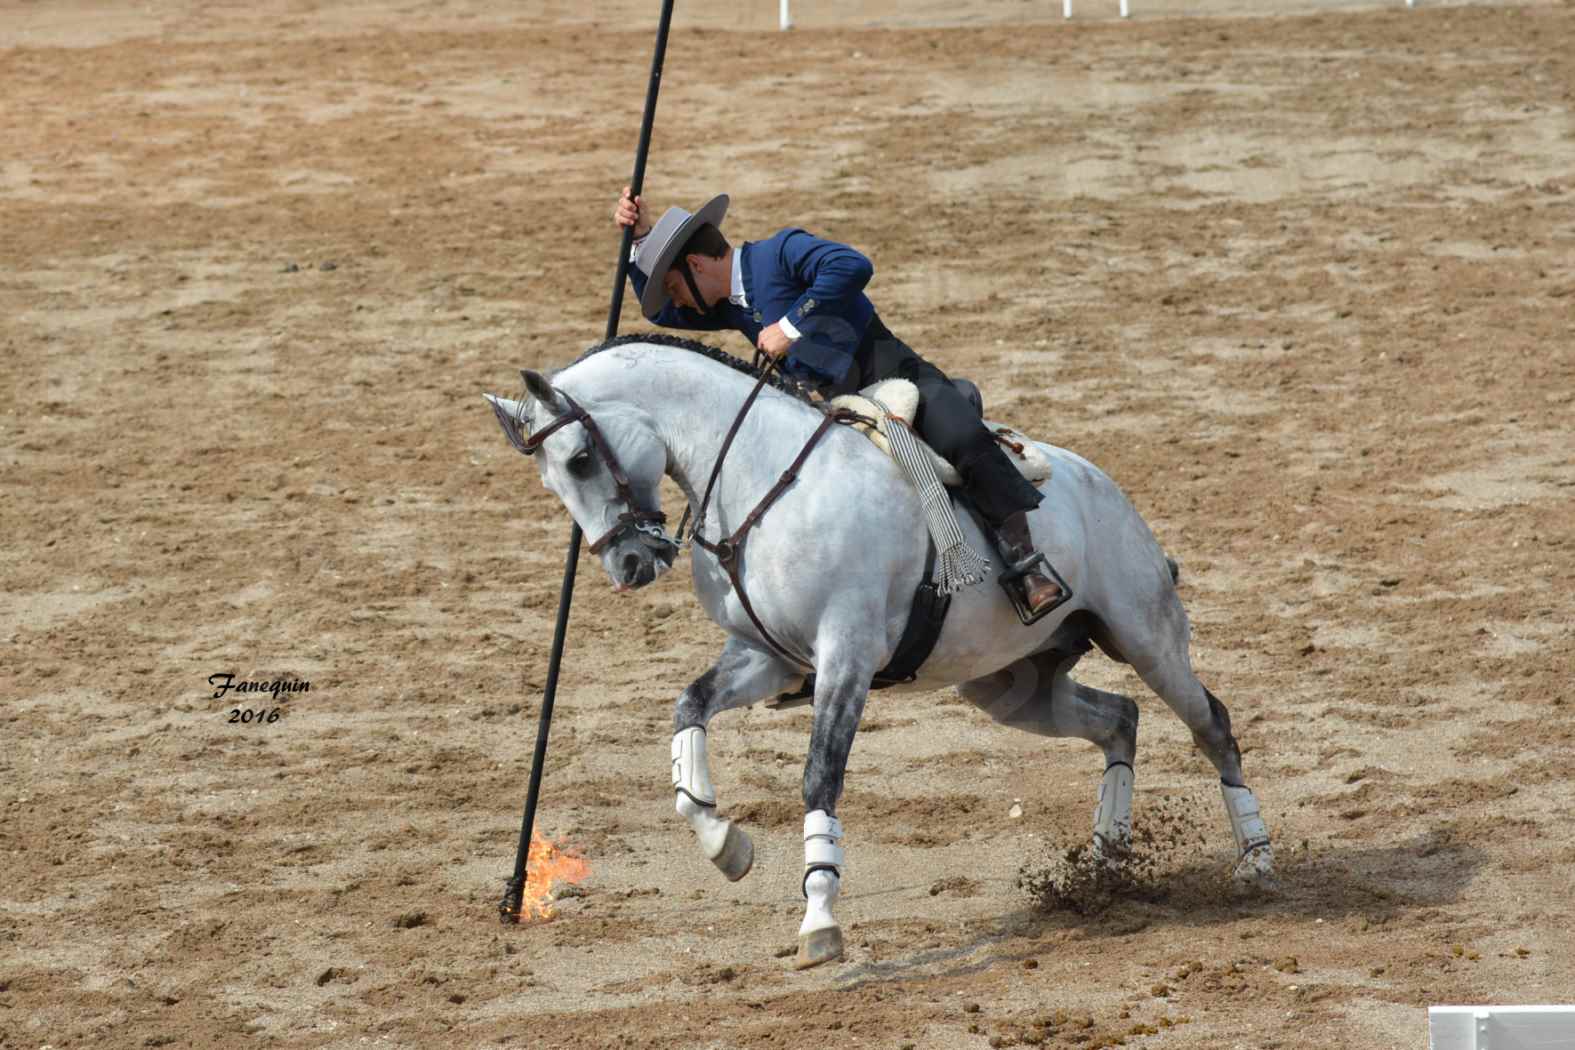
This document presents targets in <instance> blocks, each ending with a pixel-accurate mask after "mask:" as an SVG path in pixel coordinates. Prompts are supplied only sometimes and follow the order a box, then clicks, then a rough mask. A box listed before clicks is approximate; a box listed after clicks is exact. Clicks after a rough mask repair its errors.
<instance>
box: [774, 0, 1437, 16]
mask: <svg viewBox="0 0 1575 1050" xmlns="http://www.w3.org/2000/svg"><path fill="white" fill-rule="evenodd" d="M782 2H783V3H784V4H785V3H787V0H782ZM1414 2H1415V0H1405V5H1406V6H1407V7H1410V6H1411V5H1412V4H1413V3H1414ZM1061 17H1062V18H1071V17H1072V0H1061ZM1121 17H1122V18H1131V17H1132V7H1131V5H1130V3H1129V2H1128V0H1121Z"/></svg>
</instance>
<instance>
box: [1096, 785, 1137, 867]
mask: <svg viewBox="0 0 1575 1050" xmlns="http://www.w3.org/2000/svg"><path fill="white" fill-rule="evenodd" d="M1131 853H1132V767H1131V766H1129V765H1127V764H1126V763H1125V762H1114V763H1111V765H1109V766H1108V767H1106V769H1105V779H1104V780H1103V781H1101V782H1100V785H1099V805H1097V806H1095V807H1094V859H1095V860H1097V861H1100V862H1102V863H1103V864H1104V865H1105V866H1106V867H1110V868H1117V867H1120V866H1121V865H1122V863H1124V862H1125V861H1126V859H1127V857H1128V856H1129V855H1131Z"/></svg>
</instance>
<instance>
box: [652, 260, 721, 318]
mask: <svg viewBox="0 0 1575 1050" xmlns="http://www.w3.org/2000/svg"><path fill="white" fill-rule="evenodd" d="M629 283H630V284H632V285H633V286H634V301H635V302H636V303H638V302H639V301H640V296H641V295H642V294H644V292H645V283H646V276H645V273H644V272H643V271H642V270H641V269H640V268H639V267H638V266H636V265H634V263H630V264H629ZM640 314H641V316H644V314H645V311H644V310H641V311H640ZM651 323H652V324H658V325H661V326H662V327H663V328H688V329H691V330H693V331H698V332H716V331H720V330H721V329H723V328H726V327H728V326H727V324H726V322H724V320H723V319H722V311H720V310H711V311H709V312H708V313H704V314H702V313H700V312H699V311H697V310H691V309H689V308H688V307H687V306H679V305H678V304H677V303H675V302H673V301H672V300H671V299H669V300H667V305H666V306H664V307H662V309H661V312H660V313H658V314H657V315H656V316H655V317H653V318H651Z"/></svg>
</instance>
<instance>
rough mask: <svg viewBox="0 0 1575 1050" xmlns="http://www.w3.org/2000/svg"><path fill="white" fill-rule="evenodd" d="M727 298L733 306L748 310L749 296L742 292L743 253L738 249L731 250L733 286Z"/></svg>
mask: <svg viewBox="0 0 1575 1050" xmlns="http://www.w3.org/2000/svg"><path fill="white" fill-rule="evenodd" d="M727 298H728V301H729V302H731V303H732V304H733V305H734V306H742V307H743V308H744V309H746V310H747V309H749V296H748V295H747V294H745V292H744V253H743V251H742V250H740V249H739V248H734V249H733V285H732V287H731V288H730V289H729V291H728V296H727Z"/></svg>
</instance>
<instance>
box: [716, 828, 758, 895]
mask: <svg viewBox="0 0 1575 1050" xmlns="http://www.w3.org/2000/svg"><path fill="white" fill-rule="evenodd" d="M711 863H712V864H715V865H716V866H717V867H718V868H720V869H722V874H723V875H726V876H727V881H728V882H737V881H738V880H739V879H741V878H743V877H744V876H745V875H748V874H749V869H750V868H752V867H754V866H755V844H754V843H753V842H752V841H750V838H749V833H748V832H747V831H743V830H741V829H740V828H739V826H738V825H737V824H733V823H729V824H728V825H727V839H726V841H724V842H723V843H722V852H721V853H718V854H717V855H716V856H715V857H712V858H711Z"/></svg>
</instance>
